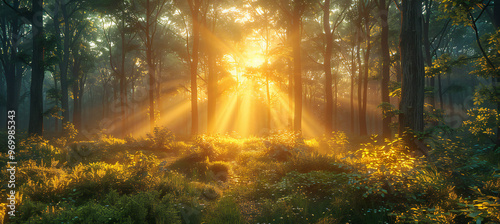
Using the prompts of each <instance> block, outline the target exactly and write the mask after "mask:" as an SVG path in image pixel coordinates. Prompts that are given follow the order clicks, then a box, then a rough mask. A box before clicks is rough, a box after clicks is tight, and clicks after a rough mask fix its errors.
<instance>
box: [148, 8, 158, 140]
mask: <svg viewBox="0 0 500 224" xmlns="http://www.w3.org/2000/svg"><path fill="white" fill-rule="evenodd" d="M146 4H147V5H146V61H147V64H148V74H149V89H148V95H149V128H150V131H151V133H153V131H154V127H155V100H154V92H155V91H154V89H155V78H156V77H155V65H154V59H153V36H152V34H151V33H150V29H149V28H150V27H149V26H150V17H151V16H150V15H151V12H150V11H151V9H150V7H149V4H150V0H147V2H146Z"/></svg>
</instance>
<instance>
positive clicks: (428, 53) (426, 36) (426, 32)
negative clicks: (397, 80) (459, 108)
mask: <svg viewBox="0 0 500 224" xmlns="http://www.w3.org/2000/svg"><path fill="white" fill-rule="evenodd" d="M424 4H425V8H426V9H429V10H426V12H425V20H424V21H423V22H424V26H423V35H424V37H423V40H424V49H425V64H426V65H427V66H428V67H432V56H431V43H430V41H429V22H430V19H431V13H432V10H431V9H430V7H431V5H430V3H429V0H424ZM429 82H430V83H429V84H430V87H431V88H432V91H433V94H432V96H431V98H430V103H431V105H432V106H433V107H436V99H435V97H434V95H435V94H434V86H435V78H434V76H432V77H430V81H429Z"/></svg>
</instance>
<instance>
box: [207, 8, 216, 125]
mask: <svg viewBox="0 0 500 224" xmlns="http://www.w3.org/2000/svg"><path fill="white" fill-rule="evenodd" d="M215 22H216V19H215V18H214V19H213V20H212V24H211V29H210V31H211V32H212V35H215ZM205 25H208V24H206V23H205ZM204 36H206V37H208V35H204ZM213 38H214V37H213ZM213 38H207V46H206V49H207V60H208V63H207V65H208V78H207V79H208V83H207V132H208V133H210V134H212V133H215V131H216V130H215V118H216V110H217V69H216V57H217V56H216V52H215V51H216V49H215V46H216V45H215V44H216V43H215V40H214V39H213Z"/></svg>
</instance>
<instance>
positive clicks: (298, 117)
mask: <svg viewBox="0 0 500 224" xmlns="http://www.w3.org/2000/svg"><path fill="white" fill-rule="evenodd" d="M302 7H303V6H302V4H301V3H298V2H296V5H295V6H294V10H293V15H292V54H293V78H294V79H293V81H294V93H295V94H294V95H295V99H294V100H295V108H294V109H295V113H294V115H295V116H294V122H293V130H294V131H295V132H301V131H302V64H301V58H300V42H301V38H300V21H301V10H302Z"/></svg>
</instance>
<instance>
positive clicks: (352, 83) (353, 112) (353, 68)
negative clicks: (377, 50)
mask: <svg viewBox="0 0 500 224" xmlns="http://www.w3.org/2000/svg"><path fill="white" fill-rule="evenodd" d="M355 48H356V44H353V47H352V61H351V102H350V103H351V133H354V131H355V130H354V117H355V113H356V112H355V111H354V76H355V75H356V60H355V58H356V53H355V52H354V51H355Z"/></svg>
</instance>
